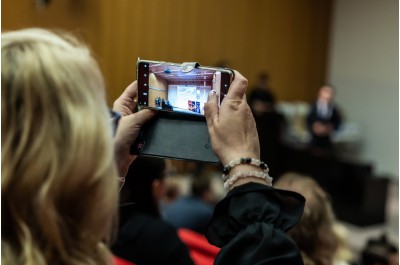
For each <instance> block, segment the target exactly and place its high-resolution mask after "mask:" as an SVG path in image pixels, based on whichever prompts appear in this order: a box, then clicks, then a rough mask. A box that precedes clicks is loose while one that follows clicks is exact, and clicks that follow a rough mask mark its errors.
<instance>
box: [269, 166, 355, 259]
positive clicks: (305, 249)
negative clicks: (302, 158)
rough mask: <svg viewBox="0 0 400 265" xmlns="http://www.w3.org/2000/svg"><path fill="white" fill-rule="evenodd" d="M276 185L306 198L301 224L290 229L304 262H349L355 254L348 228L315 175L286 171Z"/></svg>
mask: <svg viewBox="0 0 400 265" xmlns="http://www.w3.org/2000/svg"><path fill="white" fill-rule="evenodd" d="M274 187H276V188H279V189H286V190H292V191H295V192H298V193H300V194H302V195H303V196H304V197H305V198H306V205H305V209H304V213H303V217H302V218H301V220H300V224H298V225H297V226H295V227H294V228H293V229H292V230H290V231H289V235H290V236H291V237H292V238H293V240H294V241H295V242H296V243H297V245H298V246H299V248H300V250H301V253H302V255H303V260H304V264H306V265H335V264H349V262H350V261H351V258H352V255H351V252H350V249H349V246H348V243H347V240H346V237H345V234H346V230H345V228H344V227H343V226H342V225H340V224H339V223H338V222H337V221H336V219H335V215H334V213H333V210H332V205H331V202H330V200H329V197H328V194H326V193H325V191H324V190H323V189H322V188H321V187H320V186H319V185H318V183H317V182H316V181H315V180H314V179H312V178H311V177H307V176H303V175H300V174H297V173H286V174H284V175H283V176H281V177H280V178H279V180H278V181H277V182H276V183H275V184H274Z"/></svg>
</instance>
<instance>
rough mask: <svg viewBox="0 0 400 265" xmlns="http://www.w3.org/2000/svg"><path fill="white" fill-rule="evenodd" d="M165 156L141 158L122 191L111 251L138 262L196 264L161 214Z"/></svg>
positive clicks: (129, 173) (131, 169)
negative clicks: (116, 229) (116, 230)
mask: <svg viewBox="0 0 400 265" xmlns="http://www.w3.org/2000/svg"><path fill="white" fill-rule="evenodd" d="M166 171H167V168H166V163H165V160H164V159H160V158H149V157H139V158H137V159H136V160H135V161H134V162H133V163H132V165H131V166H130V168H129V171H128V174H127V176H126V181H125V185H124V186H123V188H122V190H121V198H122V200H123V201H122V203H123V206H122V207H120V228H119V232H118V237H117V240H116V242H115V244H114V245H113V246H112V251H113V253H114V254H115V255H117V256H118V257H122V258H124V259H126V260H128V261H131V262H134V263H136V264H143V265H145V264H150V265H151V264H177V265H178V264H193V261H192V260H191V259H190V256H189V251H188V248H187V247H186V246H185V245H184V244H183V243H182V241H181V240H180V239H179V238H178V236H177V234H176V229H175V228H174V227H173V226H171V225H169V224H168V223H166V222H164V221H163V220H162V219H161V217H160V211H159V202H160V199H161V198H162V197H163V196H164V192H165V177H166V174H167V172H166Z"/></svg>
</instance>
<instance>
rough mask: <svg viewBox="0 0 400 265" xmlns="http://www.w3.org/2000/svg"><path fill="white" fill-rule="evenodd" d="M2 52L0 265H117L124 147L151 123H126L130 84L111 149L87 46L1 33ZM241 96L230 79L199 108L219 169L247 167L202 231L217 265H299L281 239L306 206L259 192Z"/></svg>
mask: <svg viewBox="0 0 400 265" xmlns="http://www.w3.org/2000/svg"><path fill="white" fill-rule="evenodd" d="M1 48H2V49H1V59H2V60H1V63H2V67H1V76H2V80H1V82H2V85H1V88H2V91H1V93H2V97H1V102H2V104H1V107H2V112H1V115H2V119H1V123H2V139H1V142H2V150H1V157H2V164H3V165H6V166H2V168H1V172H2V179H1V181H2V187H1V188H2V213H3V215H2V228H3V229H2V235H1V237H2V238H1V240H2V242H1V243H2V253H1V255H2V263H3V264H6V265H8V264H10V265H11V264H13V265H14V264H16V265H24V264H26V265H27V264H43V265H48V264H57V265H67V264H69V265H70V264H96V265H106V264H107V265H109V264H115V263H114V261H113V256H112V254H111V252H110V250H109V245H110V244H111V241H112V240H111V238H112V234H113V231H115V225H116V223H115V219H116V214H117V206H118V192H119V189H118V185H119V184H120V183H123V180H124V179H123V177H125V176H126V173H127V171H128V169H129V166H130V164H131V163H132V161H133V160H134V159H135V156H133V155H131V154H130V147H131V145H132V143H133V142H134V141H135V140H136V138H137V136H138V134H139V131H140V128H141V126H142V125H143V124H144V123H146V122H147V121H148V120H150V119H151V118H153V117H155V114H156V112H155V111H151V110H148V109H146V110H141V111H139V112H135V109H136V103H135V101H134V98H135V97H136V95H137V83H136V82H133V83H132V84H131V85H129V86H128V87H127V88H126V90H125V91H124V92H123V94H122V95H121V96H120V97H119V98H118V99H117V100H116V101H115V102H114V107H113V109H114V111H118V112H120V113H121V115H122V118H121V119H120V121H119V124H118V128H117V130H116V134H115V136H114V139H113V130H112V126H111V120H110V116H109V110H108V109H107V105H106V100H105V96H104V95H105V88H104V82H103V79H102V75H101V73H100V70H99V67H98V65H97V64H96V62H95V60H94V59H93V57H92V56H91V55H90V52H89V51H88V49H87V48H86V47H85V46H84V45H82V44H79V42H78V41H77V40H76V39H74V38H73V37H71V36H65V37H64V38H62V37H60V36H57V35H56V34H54V33H51V32H49V31H46V30H40V29H27V30H19V31H14V32H6V33H2V41H1ZM246 89H247V80H246V79H245V78H244V77H243V76H242V75H240V73H239V72H235V79H234V81H233V82H232V84H231V86H230V89H229V92H228V94H227V96H226V97H225V99H224V101H223V102H222V104H221V107H220V108H219V107H218V102H217V98H216V96H215V93H214V92H213V93H210V96H209V100H208V102H207V103H206V106H205V115H206V120H207V125H208V128H209V133H210V138H211V143H212V148H213V150H214V152H215V153H216V155H217V156H218V157H219V159H220V160H221V162H222V163H223V164H224V165H227V164H229V163H230V162H231V161H237V159H238V158H240V157H248V158H252V159H250V160H248V159H244V160H243V161H244V162H246V161H249V163H247V162H246V163H239V164H235V165H234V166H233V167H232V168H230V169H229V170H227V167H225V169H226V170H224V173H225V176H229V178H228V179H227V182H226V183H227V185H226V187H227V190H229V193H228V195H227V197H225V199H224V200H222V201H221V202H220V203H219V204H218V205H217V206H216V209H215V211H214V215H213V219H212V220H211V223H210V226H209V227H208V229H207V231H206V236H207V239H208V240H209V241H210V242H211V243H212V244H214V245H216V246H218V247H220V248H221V251H220V252H219V254H218V256H217V257H216V259H215V262H214V264H216V265H221V264H230V265H236V264H303V263H302V259H301V256H300V253H299V250H298V249H297V247H296V245H295V244H294V243H293V241H292V240H290V239H289V238H288V237H287V235H286V234H285V231H287V230H288V229H290V228H291V227H293V226H294V225H295V224H296V223H297V221H298V220H299V218H300V216H301V214H302V211H303V205H304V198H303V197H302V196H301V195H299V194H297V193H294V192H290V191H279V190H275V189H273V188H272V187H271V182H270V181H267V178H266V174H265V173H264V172H265V167H264V166H263V164H261V163H258V162H257V161H258V159H259V156H260V148H259V143H258V136H257V132H256V127H255V122H254V119H253V117H252V115H251V111H250V109H249V106H248V105H247V103H246V102H245V100H244V94H245V92H246ZM253 159H254V160H253ZM239 161H242V160H241V159H239ZM228 171H229V172H228ZM257 172H258V173H257ZM117 177H120V178H121V179H120V180H118V178H117ZM249 217H251V218H249ZM132 251H135V250H134V249H132ZM165 262H168V261H165ZM163 264H164V262H163Z"/></svg>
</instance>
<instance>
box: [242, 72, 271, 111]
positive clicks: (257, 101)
mask: <svg viewBox="0 0 400 265" xmlns="http://www.w3.org/2000/svg"><path fill="white" fill-rule="evenodd" d="M269 80H270V78H269V75H268V73H266V72H261V73H260V74H259V75H258V77H257V82H256V85H255V86H254V87H253V88H252V90H251V91H250V95H249V97H248V103H249V106H250V108H251V111H252V112H253V115H254V116H262V115H263V114H265V113H267V112H274V111H275V102H276V100H275V96H274V94H273V93H272V91H271V88H270V84H269Z"/></svg>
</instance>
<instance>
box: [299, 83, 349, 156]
mask: <svg viewBox="0 0 400 265" xmlns="http://www.w3.org/2000/svg"><path fill="white" fill-rule="evenodd" d="M333 97H334V90H333V88H332V86H329V85H324V86H322V87H321V88H320V89H319V92H318V99H317V101H316V102H315V103H313V104H312V105H311V109H310V112H309V114H308V116H307V126H308V130H309V131H310V134H311V146H312V147H315V148H317V150H322V151H332V148H333V147H332V141H331V137H332V134H333V132H334V131H336V130H338V129H339V127H340V125H341V121H342V119H341V115H340V112H339V110H338V108H337V107H336V105H335V104H334V102H333Z"/></svg>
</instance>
